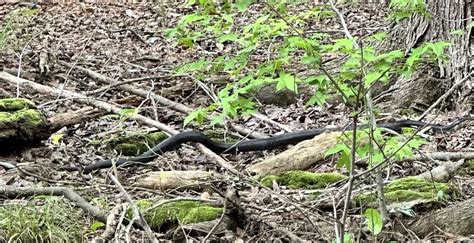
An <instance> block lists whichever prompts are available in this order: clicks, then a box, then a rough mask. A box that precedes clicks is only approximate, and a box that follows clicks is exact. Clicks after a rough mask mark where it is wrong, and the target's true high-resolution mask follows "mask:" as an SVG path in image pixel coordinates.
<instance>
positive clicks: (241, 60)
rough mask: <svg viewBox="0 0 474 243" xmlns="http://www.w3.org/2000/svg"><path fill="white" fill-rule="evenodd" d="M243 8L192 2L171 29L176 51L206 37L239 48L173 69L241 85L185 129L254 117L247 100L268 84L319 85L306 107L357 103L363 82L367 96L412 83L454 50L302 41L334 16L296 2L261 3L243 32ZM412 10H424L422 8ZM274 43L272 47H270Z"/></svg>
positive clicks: (321, 38)
mask: <svg viewBox="0 0 474 243" xmlns="http://www.w3.org/2000/svg"><path fill="white" fill-rule="evenodd" d="M401 1H402V0H400V1H398V2H401ZM243 2H245V3H243ZM243 2H241V1H238V3H235V4H230V3H228V2H225V3H224V4H221V5H219V4H216V3H214V2H212V1H206V0H201V1H188V2H187V4H188V5H193V4H195V5H198V7H197V10H196V11H195V12H194V13H192V14H190V15H186V16H184V17H182V18H181V20H180V21H179V23H178V25H177V26H176V27H175V28H172V29H168V30H167V31H166V34H167V36H168V37H170V38H175V39H176V41H177V42H176V44H177V45H183V46H186V47H188V48H193V47H194V45H195V43H197V42H199V41H200V40H201V39H203V38H207V39H208V38H212V39H214V40H215V42H216V43H217V44H218V45H222V46H225V45H233V46H234V47H236V48H233V49H235V50H236V51H235V52H231V53H228V54H224V55H221V56H217V57H215V58H211V57H206V58H204V57H202V58H201V59H199V60H197V61H192V62H189V63H186V64H183V65H181V66H180V67H179V68H178V69H177V70H176V72H177V73H178V74H188V75H193V76H194V77H196V78H197V79H200V80H203V79H204V77H208V76H211V75H221V74H227V75H229V76H230V77H231V78H234V79H236V80H237V81H236V82H232V83H229V84H227V85H226V86H224V87H223V88H222V89H221V90H220V91H219V92H218V94H217V98H218V100H217V101H216V102H215V103H214V104H211V105H210V106H208V107H202V108H200V109H198V110H197V111H195V112H193V113H191V114H190V115H189V116H188V117H187V118H186V120H185V125H187V124H189V123H192V122H197V123H199V124H202V123H203V122H205V121H206V120H211V123H212V124H215V123H223V122H224V121H225V119H233V118H236V117H237V116H240V115H247V114H252V113H253V112H255V110H256V104H255V103H254V102H253V100H252V99H250V98H248V97H251V95H249V94H251V93H252V92H254V91H255V90H257V89H258V88H260V87H262V86H264V85H268V84H273V85H275V91H280V90H283V89H288V90H291V91H294V92H298V86H299V85H301V84H307V85H312V86H314V87H315V88H316V89H315V90H316V91H315V93H314V94H313V96H312V97H310V98H309V100H307V102H306V105H322V104H324V103H325V102H326V99H327V98H328V97H329V96H330V95H331V94H339V95H341V96H342V97H343V98H344V100H345V101H346V102H349V103H351V102H355V97H356V90H358V88H357V85H358V84H359V82H358V80H363V87H362V91H363V92H364V93H365V92H367V90H369V89H370V88H371V87H372V86H373V85H375V84H376V83H377V82H382V83H386V82H388V81H389V79H390V77H392V76H394V75H405V76H406V77H409V76H410V75H411V74H412V73H413V72H414V71H415V70H416V69H417V67H418V66H419V65H420V64H421V63H423V62H426V61H428V62H437V61H444V60H446V56H445V55H444V49H445V48H446V47H447V46H448V45H449V44H448V43H445V42H437V43H424V44H422V45H420V46H419V47H417V48H414V49H412V50H411V52H410V53H409V54H408V55H407V56H405V54H404V53H403V52H402V51H401V50H391V51H387V52H380V51H377V50H376V49H375V48H374V46H375V45H370V44H365V46H364V47H363V48H362V49H360V48H356V43H357V42H358V41H359V40H358V39H348V38H342V39H338V40H334V41H331V42H328V41H327V40H326V39H327V35H326V34H322V33H316V34H312V35H303V34H302V33H303V32H304V28H305V26H306V22H307V21H320V20H321V19H325V18H332V17H334V16H335V14H334V13H333V12H332V11H331V10H330V9H329V8H327V7H326V8H325V7H317V8H312V9H308V10H305V11H300V12H297V13H295V12H292V11H290V10H288V9H290V8H291V6H292V4H296V3H290V2H287V1H273V2H272V3H268V4H263V5H261V7H262V6H263V7H267V8H266V10H267V11H262V16H259V17H257V18H255V20H254V21H253V22H251V23H249V24H247V25H245V26H239V25H236V24H235V23H234V22H235V21H234V18H235V17H236V16H238V15H239V14H241V13H243V12H244V11H245V10H246V9H247V8H248V7H249V6H250V5H251V4H250V3H251V1H243ZM394 4H395V3H394ZM399 4H401V3H399ZM394 6H398V5H394ZM410 6H411V5H410ZM412 7H413V8H415V7H416V8H420V6H419V5H417V4H415V5H413V6H412ZM411 11H412V12H413V11H414V10H411ZM385 37H386V34H385V33H375V34H373V35H371V36H369V37H366V38H365V40H364V41H365V42H367V43H373V44H376V43H377V42H380V41H381V40H383V39H384V38H385ZM269 43H271V49H269V48H267V46H268V45H269ZM263 49H265V51H267V52H271V53H272V54H270V55H268V58H267V59H266V60H264V61H259V62H255V61H253V58H254V56H255V55H256V53H258V52H259V51H263ZM327 56H331V57H345V58H344V62H343V63H342V65H341V68H340V70H339V71H338V72H336V73H329V72H327V71H325V70H324V66H323V65H322V64H321V63H323V61H324V59H325V57H327ZM296 66H298V67H304V68H306V69H307V70H311V69H313V70H321V72H320V73H319V74H316V75H308V76H302V75H300V74H298V73H296V72H295V71H294V70H293V67H296ZM362 69H363V70H364V71H363V72H362Z"/></svg>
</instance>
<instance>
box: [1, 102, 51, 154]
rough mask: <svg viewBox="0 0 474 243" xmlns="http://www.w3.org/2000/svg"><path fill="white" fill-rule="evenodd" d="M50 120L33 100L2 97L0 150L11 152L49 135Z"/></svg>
mask: <svg viewBox="0 0 474 243" xmlns="http://www.w3.org/2000/svg"><path fill="white" fill-rule="evenodd" d="M49 126H50V124H49V122H48V120H46V119H45V117H44V116H43V115H42V114H41V112H40V111H39V110H38V109H37V108H36V106H35V105H34V103H33V102H31V101H29V100H27V99H23V98H9V99H0V151H1V152H10V151H13V150H15V149H17V148H19V147H22V146H24V145H28V144H34V143H37V142H39V141H41V140H42V139H45V138H47V137H48V132H47V131H48V130H49Z"/></svg>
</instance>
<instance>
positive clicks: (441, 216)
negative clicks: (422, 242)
mask: <svg viewBox="0 0 474 243" xmlns="http://www.w3.org/2000/svg"><path fill="white" fill-rule="evenodd" d="M405 227H406V228H409V229H410V230H411V231H413V232H414V233H415V234H416V235H418V236H420V237H425V236H427V235H429V234H433V233H434V232H437V231H438V230H442V231H443V232H442V233H443V234H445V233H450V234H454V235H457V236H469V235H472V234H474V198H470V199H467V200H465V201H462V202H459V203H456V204H453V205H451V206H449V207H446V208H443V209H439V210H436V211H433V212H429V213H427V214H426V215H423V216H421V217H420V218H419V219H417V220H416V221H415V222H413V223H411V224H410V225H408V226H407V225H406V226H405ZM397 228H398V231H399V232H404V229H403V227H402V226H400V225H398V226H397Z"/></svg>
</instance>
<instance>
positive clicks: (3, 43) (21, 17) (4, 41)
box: [0, 7, 38, 49]
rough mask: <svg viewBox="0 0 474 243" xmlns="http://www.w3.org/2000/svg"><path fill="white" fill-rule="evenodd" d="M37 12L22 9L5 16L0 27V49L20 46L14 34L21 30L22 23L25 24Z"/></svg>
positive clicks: (35, 10)
mask: <svg viewBox="0 0 474 243" xmlns="http://www.w3.org/2000/svg"><path fill="white" fill-rule="evenodd" d="M37 12H38V10H37V9H30V8H26V7H23V8H19V9H16V10H14V11H12V12H10V13H9V14H7V16H5V19H4V21H3V25H2V26H0V49H4V48H7V47H9V48H15V47H17V46H21V43H19V41H18V39H17V37H16V34H17V33H19V31H20V30H21V25H22V23H26V22H27V21H28V19H29V18H30V17H31V16H33V15H35V14H36V13H37Z"/></svg>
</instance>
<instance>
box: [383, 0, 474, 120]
mask: <svg viewBox="0 0 474 243" xmlns="http://www.w3.org/2000/svg"><path fill="white" fill-rule="evenodd" d="M472 7H474V4H473V2H471V0H445V1H428V3H427V8H428V11H429V13H430V14H431V16H421V15H419V14H414V15H412V16H411V18H409V19H405V20H403V21H402V22H400V23H398V24H396V25H395V26H394V28H393V29H392V31H391V33H390V38H389V40H390V42H389V43H385V45H384V48H388V49H402V50H405V53H406V54H408V53H409V51H410V49H411V48H414V47H417V46H418V45H420V44H421V43H423V42H436V41H444V42H449V43H452V45H451V46H449V47H448V48H447V50H446V53H447V55H448V56H449V58H450V59H449V60H448V61H447V62H445V63H438V66H437V67H436V66H434V65H427V66H423V67H421V68H420V69H419V70H418V71H417V72H416V73H415V74H414V75H413V76H412V77H411V78H409V79H404V78H402V77H399V78H398V79H397V80H395V82H394V84H393V85H392V87H391V90H392V91H393V92H392V93H391V96H390V97H389V100H388V102H387V103H386V104H388V106H389V107H390V108H391V109H400V108H412V106H413V105H418V106H419V105H423V106H425V108H426V107H428V106H430V105H431V104H432V103H433V102H434V101H436V100H437V99H438V98H439V97H440V96H441V95H443V94H444V93H445V92H446V91H447V90H448V89H449V88H450V87H452V86H453V85H454V84H455V83H456V82H458V81H460V80H462V79H463V78H464V77H466V75H469V73H470V72H472V71H473V70H474V69H473V62H472V60H473V59H472V58H473V57H472V53H473V51H474V50H473V49H472V48H473V47H472V45H471V33H472V32H471V30H470V29H469V30H467V31H466V26H467V25H468V24H469V23H470V22H471V20H470V17H471V12H472ZM455 30H465V32H464V34H462V35H453V34H452V32H453V31H455ZM472 91H473V82H472V81H471V79H467V80H466V81H465V82H463V83H462V84H461V85H459V87H458V89H456V90H455V91H454V92H453V93H452V94H451V95H450V96H448V100H445V103H444V104H445V105H449V106H451V108H454V109H455V110H457V111H458V112H460V113H468V112H470V111H471V110H472V107H473V92H472ZM438 108H440V107H438Z"/></svg>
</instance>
